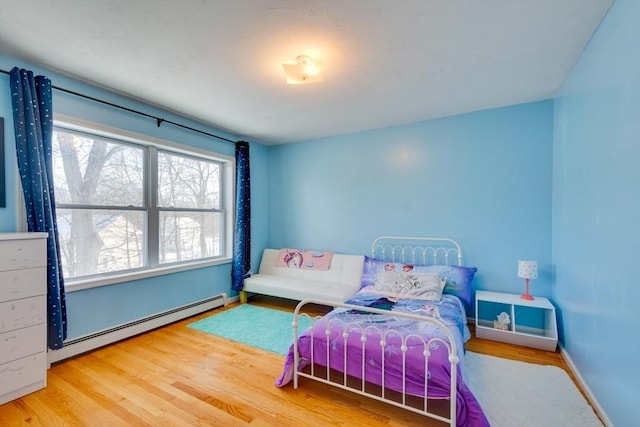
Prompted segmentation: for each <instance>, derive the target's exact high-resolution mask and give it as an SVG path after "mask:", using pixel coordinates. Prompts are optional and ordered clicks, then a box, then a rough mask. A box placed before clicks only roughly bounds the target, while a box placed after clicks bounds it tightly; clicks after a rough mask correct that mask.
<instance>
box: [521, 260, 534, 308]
mask: <svg viewBox="0 0 640 427" xmlns="http://www.w3.org/2000/svg"><path fill="white" fill-rule="evenodd" d="M518 277H520V278H522V279H524V280H525V283H526V285H527V290H526V292H525V293H524V295H521V296H520V298H522V299H525V300H527V301H532V300H533V297H532V296H531V295H530V294H529V280H530V279H537V278H538V261H518Z"/></svg>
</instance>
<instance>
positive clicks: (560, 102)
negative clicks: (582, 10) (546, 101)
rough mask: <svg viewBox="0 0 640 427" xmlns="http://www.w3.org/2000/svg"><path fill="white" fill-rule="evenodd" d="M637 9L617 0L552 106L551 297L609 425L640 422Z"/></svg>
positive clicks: (639, 57)
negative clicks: (639, 362) (552, 274)
mask: <svg viewBox="0 0 640 427" xmlns="http://www.w3.org/2000/svg"><path fill="white" fill-rule="evenodd" d="M638 22H640V2H637V1H625V0H616V2H614V4H613V6H612V7H611V9H610V10H609V12H608V14H607V16H606V17H605V19H604V20H603V21H602V23H601V24H600V27H599V28H598V30H597V31H596V33H595V34H594V36H593V38H592V39H591V41H590V42H589V44H588V46H587V48H586V50H585V51H584V53H583V55H582V56H581V58H580V60H579V61H578V63H577V64H576V65H575V67H574V69H573V70H572V72H571V73H570V74H569V76H568V77H567V79H566V80H565V82H564V84H563V86H562V88H561V90H560V92H559V95H558V97H557V99H556V100H555V129H554V166H553V175H554V179H553V264H554V266H555V271H556V272H555V282H554V285H553V297H554V299H555V300H556V302H557V303H558V305H559V307H560V308H561V310H560V312H559V320H560V322H561V328H562V331H561V332H562V336H563V342H564V348H565V350H566V352H567V353H568V355H569V356H570V358H571V359H572V361H573V363H574V364H575V366H576V367H577V368H578V370H579V371H580V373H581V375H582V377H583V379H584V380H585V381H586V383H587V384H588V386H589V388H590V389H591V391H592V392H593V393H594V394H595V395H596V397H597V399H598V401H599V403H600V404H601V406H602V407H603V408H604V410H605V412H606V413H607V415H608V416H609V417H610V419H611V421H612V422H613V424H614V425H617V426H628V425H636V424H637V422H638V420H639V419H640V406H639V405H638V403H639V402H640V367H639V365H638V360H640V333H639V332H638V330H639V329H640V310H639V309H638V301H640V286H639V285H638V284H639V283H640V272H639V271H640V270H638V261H640V257H639V256H638V253H639V252H638V243H639V242H640V224H639V222H638V219H639V218H640V197H638V194H639V190H638V183H639V182H640V169H639V167H638V165H639V164H640V55H638V41H639V40H640V26H638Z"/></svg>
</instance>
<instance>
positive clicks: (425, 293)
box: [373, 271, 445, 301]
mask: <svg viewBox="0 0 640 427" xmlns="http://www.w3.org/2000/svg"><path fill="white" fill-rule="evenodd" d="M444 285H445V282H444V280H442V279H441V278H440V275H438V274H437V273H399V272H395V271H384V272H382V273H380V274H379V275H378V278H377V279H376V282H375V285H374V286H373V290H374V292H376V293H380V294H382V295H384V296H386V297H389V298H394V299H400V298H410V299H422V300H429V301H440V299H441V298H442V289H443V288H444Z"/></svg>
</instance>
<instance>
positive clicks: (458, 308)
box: [276, 288, 489, 426]
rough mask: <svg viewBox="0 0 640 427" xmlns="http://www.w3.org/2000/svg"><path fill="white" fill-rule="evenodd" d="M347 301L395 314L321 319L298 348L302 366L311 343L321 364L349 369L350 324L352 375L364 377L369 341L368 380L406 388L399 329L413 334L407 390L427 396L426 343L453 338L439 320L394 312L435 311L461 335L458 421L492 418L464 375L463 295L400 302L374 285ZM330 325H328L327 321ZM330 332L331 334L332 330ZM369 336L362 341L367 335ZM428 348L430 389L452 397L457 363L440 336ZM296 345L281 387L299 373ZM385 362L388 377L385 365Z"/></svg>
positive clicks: (343, 312)
mask: <svg viewBox="0 0 640 427" xmlns="http://www.w3.org/2000/svg"><path fill="white" fill-rule="evenodd" d="M347 304H353V305H359V306H369V307H374V308H379V309H384V310H389V311H390V315H389V316H386V315H379V314H371V313H365V312H363V311H360V310H347V309H344V308H338V309H335V310H333V311H332V312H331V313H329V314H327V315H326V316H324V317H323V318H322V319H320V320H318V321H316V322H315V323H314V324H313V326H312V327H311V328H309V329H308V330H307V331H305V332H304V333H303V334H301V336H299V338H298V351H299V353H300V366H299V367H298V369H300V370H301V369H304V368H305V367H306V366H307V365H309V361H310V359H311V351H312V350H311V348H312V346H313V360H314V361H315V363H316V364H319V365H321V366H325V367H326V366H329V367H330V368H331V369H334V370H337V371H340V372H344V371H345V369H344V365H345V363H344V346H345V338H344V336H343V334H344V332H345V329H346V332H347V335H348V336H347V338H346V345H347V347H348V348H349V350H348V352H347V363H346V371H347V373H348V375H350V376H352V377H355V378H359V379H362V377H363V368H362V357H363V354H362V348H363V346H364V360H365V370H364V371H365V372H364V377H365V379H366V381H368V382H370V383H373V384H376V385H382V384H383V381H384V386H385V388H387V389H391V390H395V391H398V392H402V390H403V374H402V372H403V353H402V351H401V341H402V338H401V337H400V336H399V334H402V335H404V336H408V335H412V336H409V337H408V338H407V340H406V344H407V351H406V354H405V355H404V357H405V358H406V363H405V365H404V366H405V368H404V369H405V376H404V377H405V383H404V387H405V389H406V392H407V394H410V395H414V396H424V394H425V380H424V378H425V357H424V352H425V350H427V349H426V345H425V342H429V340H431V339H432V338H440V339H442V340H444V341H445V342H448V341H449V340H448V338H447V336H446V334H444V333H443V332H442V331H441V330H440V328H438V327H437V326H436V325H434V324H431V323H427V322H420V321H416V320H412V319H407V318H400V317H396V316H393V312H395V311H401V312H407V313H412V314H417V315H422V316H432V317H436V318H438V320H440V321H441V322H443V323H444V324H445V325H447V328H448V329H449V330H450V331H451V333H452V334H453V336H454V337H455V341H456V346H457V352H458V358H459V360H460V363H459V364H458V372H457V375H458V381H457V399H456V401H457V416H456V421H457V424H458V425H459V426H488V425H489V423H488V421H487V419H486V417H485V415H484V413H483V411H482V409H481V408H480V405H479V403H478V401H477V400H476V398H475V397H474V396H473V393H472V392H471V390H469V388H468V387H467V386H466V384H465V383H464V380H463V372H464V367H463V366H462V364H463V360H464V331H465V324H466V316H465V313H464V309H463V308H462V305H461V303H460V300H459V299H458V298H457V297H455V296H451V295H443V298H442V300H441V301H437V302H434V301H424V300H400V301H398V302H394V301H389V300H387V299H386V298H381V296H380V295H379V294H376V293H373V292H371V291H370V289H369V288H363V289H362V290H361V291H360V292H358V293H357V294H356V295H355V296H354V297H353V298H351V299H350V300H349V301H347ZM327 325H328V326H327ZM391 328H392V329H393V330H394V331H398V333H388V334H386V335H385V331H387V330H388V329H391ZM327 330H328V331H329V334H328V335H327V333H326V331H327ZM363 331H364V336H365V337H366V341H365V343H364V344H363V343H362V336H363ZM383 335H385V341H386V346H385V347H384V348H383V347H381V345H380V341H381V336H383ZM327 345H328V346H329V352H328V353H329V360H328V362H327ZM428 351H429V353H430V356H429V358H428V366H427V368H426V372H427V377H428V381H427V394H428V396H429V398H433V399H444V398H448V397H449V394H450V393H449V390H450V384H451V373H450V372H451V365H450V362H449V360H448V350H447V348H446V345H444V344H443V343H442V342H440V341H438V340H436V341H433V340H432V341H431V344H429V348H428ZM293 364H294V355H293V345H292V346H291V348H290V349H289V353H288V355H287V358H286V361H285V365H284V369H283V372H282V374H281V375H280V377H279V378H278V379H277V380H276V385H277V386H278V387H283V386H284V385H286V384H288V383H289V382H290V381H291V380H292V378H293ZM383 364H384V372H385V375H384V378H383V375H382V371H383V369H382V366H383Z"/></svg>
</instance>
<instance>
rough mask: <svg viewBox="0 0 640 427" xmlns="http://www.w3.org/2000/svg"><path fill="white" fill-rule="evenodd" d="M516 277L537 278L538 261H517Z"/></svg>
mask: <svg viewBox="0 0 640 427" xmlns="http://www.w3.org/2000/svg"><path fill="white" fill-rule="evenodd" d="M518 277H520V278H522V279H537V278H538V261H518Z"/></svg>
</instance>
